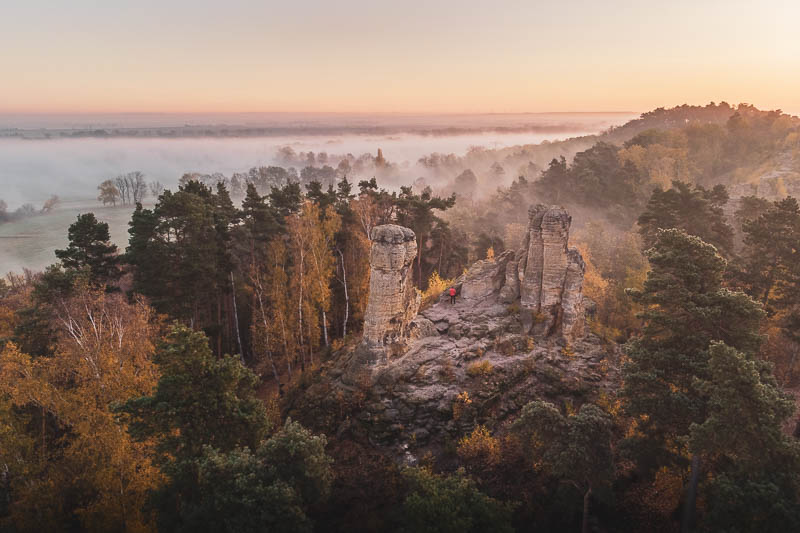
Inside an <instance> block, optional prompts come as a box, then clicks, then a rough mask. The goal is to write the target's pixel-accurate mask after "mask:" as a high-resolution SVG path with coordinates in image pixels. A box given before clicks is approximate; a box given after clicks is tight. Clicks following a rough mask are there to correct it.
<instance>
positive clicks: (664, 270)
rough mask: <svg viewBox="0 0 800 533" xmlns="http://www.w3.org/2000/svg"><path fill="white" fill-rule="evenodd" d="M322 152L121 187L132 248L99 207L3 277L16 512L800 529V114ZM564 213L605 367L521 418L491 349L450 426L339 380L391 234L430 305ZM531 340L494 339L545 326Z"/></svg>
mask: <svg viewBox="0 0 800 533" xmlns="http://www.w3.org/2000/svg"><path fill="white" fill-rule="evenodd" d="M309 154H310V155H309ZM309 154H296V153H294V152H293V151H291V150H290V149H288V150H286V151H285V153H284V154H283V157H284V161H285V165H284V166H267V167H254V168H253V169H252V170H250V171H249V172H245V173H240V174H233V175H231V176H224V175H221V174H214V175H204V174H199V173H193V172H187V173H186V174H184V175H183V176H182V177H181V178H180V181H179V185H178V187H177V188H176V189H175V190H170V189H168V188H164V186H163V185H162V184H160V183H158V182H155V181H152V182H149V183H148V182H147V181H146V177H145V176H143V175H141V174H140V173H131V174H127V175H123V176H120V177H118V178H114V177H110V178H109V179H108V180H107V181H104V182H103V183H101V184H99V187H98V193H99V197H98V201H99V203H102V204H103V205H106V204H112V205H117V204H120V205H123V204H127V205H135V210H134V211H133V214H132V216H131V219H130V222H129V224H128V228H129V229H128V234H129V240H128V243H127V246H125V247H124V249H122V248H121V247H120V248H118V247H117V246H116V245H115V244H112V243H111V240H110V236H109V229H108V225H107V224H106V223H104V222H102V221H100V220H98V219H97V218H96V217H95V215H94V214H92V213H89V212H87V213H84V214H81V215H80V216H78V217H77V219H76V220H75V221H74V223H72V224H71V225H70V226H69V227H68V228H63V231H64V232H65V233H67V234H68V238H69V244H68V246H66V247H65V248H63V249H59V250H57V251H56V252H55V257H54V262H53V264H52V265H51V266H50V267H48V268H47V269H45V270H44V271H43V272H33V271H30V270H26V271H24V272H20V273H13V274H9V275H8V276H7V277H6V278H5V279H4V280H0V467H1V470H0V531H3V532H6V531H7V532H22V531H69V532H73V531H98V532H106V531H120V532H123V531H124V532H150V531H170V532H171V531H186V532H189V531H191V532H197V531H209V532H211V531H215V532H216V531H225V532H250V531H253V532H255V531H287V532H289V531H291V532H295V531H296V532H310V531H400V532H456V531H457V532H480V531H487V530H495V531H504V532H505V531H542V532H546V531H582V532H587V533H588V532H589V531H596V532H611V531H618V532H625V531H631V532H633V531H652V532H662V531H663V532H671V531H682V532H688V531H709V532H717V531H719V532H722V531H725V532H787V531H798V530H800V440H799V439H800V424H798V418H797V414H796V404H797V398H798V397H800V362H798V360H797V359H798V355H800V205H799V204H798V198H800V120H798V118H797V117H792V116H790V115H787V114H784V113H782V112H781V111H780V110H775V111H762V110H759V109H756V108H755V107H753V106H750V105H747V104H740V105H738V106H731V105H729V104H727V103H721V104H714V103H712V104H709V105H707V106H679V107H675V108H671V109H663V108H659V109H656V110H654V111H651V112H648V113H644V114H642V115H641V117H640V118H639V119H636V120H633V121H631V122H629V123H627V124H625V125H624V126H620V127H616V128H611V129H609V130H608V131H606V132H604V133H602V134H599V135H594V136H585V137H578V138H574V139H570V140H565V141H560V142H552V143H542V144H540V145H529V146H522V147H516V148H501V149H496V150H491V149H477V148H476V149H474V150H471V151H469V152H468V153H467V154H465V155H463V156H456V155H453V154H449V155H445V154H431V155H429V156H426V157H424V158H422V159H421V160H420V161H419V165H421V166H424V167H425V168H427V169H428V170H429V174H428V175H427V176H426V177H423V178H420V179H417V180H413V181H408V182H406V183H400V182H399V180H400V178H399V176H400V174H399V173H400V172H401V169H398V168H397V167H396V166H395V165H393V163H392V162H390V161H387V160H386V159H385V158H384V156H383V154H382V153H381V151H380V150H378V152H377V154H376V155H375V156H372V155H370V154H366V155H364V156H360V157H358V158H356V157H352V156H350V157H348V156H346V155H342V156H329V155H328V154H325V156H324V157H322V158H321V157H320V155H321V154H313V153H309ZM295 167H299V168H300V170H299V171H298V170H295ZM145 197H149V198H151V199H152V200H153V202H154V203H151V204H144V203H143V199H144V198H145ZM56 201H57V200H56ZM536 204H546V205H557V206H563V208H564V209H565V210H566V211H568V212H569V213H570V215H571V216H572V233H571V234H570V243H571V244H572V245H574V246H576V247H577V249H578V250H579V251H580V254H581V256H582V258H583V261H584V262H585V277H584V281H583V295H584V296H585V297H586V300H587V304H586V305H587V312H586V317H587V324H586V328H587V330H588V331H589V332H590V334H591V338H592V339H596V347H597V350H599V351H601V352H602V353H603V354H604V355H603V361H602V363H601V364H600V365H599V366H598V368H597V370H596V372H597V373H598V378H597V380H595V381H590V380H584V381H581V380H578V381H580V382H571V381H568V380H567V379H566V378H564V375H563V373H559V372H561V370H559V364H560V363H559V362H558V361H555V362H553V363H552V365H551V366H550V367H548V369H544V367H543V366H542V367H541V369H540V367H538V366H537V367H536V370H535V372H538V373H539V374H541V376H540V378H541V379H543V380H547V383H548V385H547V387H546V388H542V389H541V390H538V389H536V390H531V391H528V394H530V395H531V396H530V398H527V397H525V400H526V401H525V402H524V404H522V405H517V403H522V402H516V403H514V405H515V406H516V407H515V408H513V409H504V411H503V413H502V416H501V413H500V412H499V410H498V408H497V405H499V404H503V405H506V403H505V397H503V398H501V399H500V400H498V399H497V398H496V397H494V396H491V397H484V396H488V394H487V395H482V394H481V391H482V390H488V387H489V384H490V383H491V386H492V387H495V386H496V387H498V390H500V391H501V392H500V393H499V394H500V396H503V391H506V390H511V388H513V384H508V383H501V382H498V380H501V375H500V374H498V373H496V372H495V373H493V369H492V365H491V364H489V363H488V361H487V362H485V363H481V360H479V359H476V361H475V362H473V363H471V364H470V366H469V367H467V369H466V375H467V376H468V377H466V378H464V379H467V380H469V384H468V386H467V385H465V386H464V387H463V389H464V392H463V393H462V394H460V395H458V397H456V398H454V399H453V401H452V402H449V403H447V405H446V409H444V410H443V411H442V412H440V413H439V414H438V415H437V416H440V417H441V424H440V425H441V427H442V428H445V426H446V429H442V433H441V435H444V436H440V434H437V436H431V437H428V438H426V436H425V435H422V434H419V435H418V434H416V433H415V435H418V437H417V436H415V437H414V438H415V439H417V438H419V440H418V441H412V442H404V443H403V444H402V446H404V447H403V448H402V451H398V450H400V449H401V447H400V443H399V442H394V441H392V440H391V438H386V439H384V438H375V437H374V434H373V433H371V431H372V430H371V429H370V424H372V423H373V422H371V421H372V420H375V419H376V418H375V417H377V416H383V415H382V414H380V413H378V414H376V412H377V411H385V410H386V408H385V407H383V408H381V407H376V406H380V405H382V402H383V401H384V400H385V399H386V398H387V397H388V396H391V394H393V393H392V387H399V386H400V384H399V383H388V384H387V383H381V384H380V386H378V385H377V384H375V383H371V382H370V381H369V379H367V378H363V377H362V376H357V378H356V379H355V380H354V382H353V384H352V385H341V383H340V382H339V381H337V380H338V379H339V375H340V374H341V373H342V372H341V368H342V366H343V365H344V364H345V363H344V362H345V361H349V360H350V359H349V358H350V357H351V356H352V354H354V353H356V354H357V353H358V350H359V346H360V345H361V341H362V332H363V330H364V322H365V313H366V309H367V305H368V299H369V294H370V250H371V247H372V246H373V245H374V243H373V242H372V237H373V234H374V233H373V229H374V228H376V227H377V226H381V225H384V224H396V225H398V226H403V227H405V228H410V229H411V230H412V231H413V234H414V235H415V237H416V242H417V245H418V249H417V253H416V256H415V257H414V259H413V263H412V264H411V265H410V267H409V276H410V279H411V282H412V283H413V286H414V288H415V290H416V291H417V293H418V295H419V296H418V297H419V300H420V302H421V305H422V308H425V307H426V306H427V307H428V308H430V306H433V305H436V304H437V302H440V301H442V302H443V301H444V300H440V298H442V297H443V295H444V294H445V291H446V290H447V289H449V288H450V287H454V286H455V285H456V284H458V283H460V281H459V280H463V279H464V276H466V275H467V274H466V273H467V272H468V271H471V270H470V269H471V266H472V265H473V264H474V263H475V262H476V261H488V262H492V261H494V260H495V258H499V257H500V256H501V255H502V254H504V252H507V251H512V253H513V251H514V250H517V249H519V248H520V246H522V243H523V239H524V237H525V233H526V227H527V224H528V220H529V208H530V207H531V206H533V205H536ZM28 210H29V211H31V210H33V208H32V207H31V208H29V209H28ZM30 214H32V213H30ZM11 216H23V213H19V214H14V213H6V210H5V207H4V205H3V204H2V203H0V222H2V221H3V220H4V219H5V218H7V217H11ZM506 255H508V254H506ZM438 305H442V304H438ZM514 306H515V304H511V305H509V306H508V313H509V314H510V315H512V314H514V313H519V308H518V307H517V308H515V307H514ZM535 319H536V317H534V320H535ZM489 335H490V334H489V333H487V334H486V338H487V340H488V339H489ZM520 338H521V339H522V340H521V342H522V345H521V346H505V345H503V346H500V345H499V344H501V343H497V342H495V343H494V348H493V349H495V350H497V351H503V350H508V351H509V353H512V352H514V353H516V352H524V351H531V350H533V346H534V344H536V343H542V342H544V341H542V340H541V339H534V338H532V337H531V338H522V337H520ZM493 340H494V339H493ZM526 342H527V343H528V344H527V345H526V344H525V343H526ZM537 346H538V345H537ZM548 349H551V350H554V351H555V352H554V353H557V354H560V355H559V357H560V358H563V359H565V360H576V359H581V357H582V355H583V354H582V352H581V351H580V350H581V349H580V347H579V346H578V345H577V344H570V343H561V344H553V345H552V346H550V347H549V348H548ZM482 350H483V349H481V354H478V357H482ZM548 364H549V363H548ZM459 372H460V370H458V371H456V369H453V371H452V372H442V375H441V376H437V378H436V379H437V380H441V381H443V382H444V381H449V382H450V383H452V382H453V381H454V380H455V381H456V382H457V381H458V380H459V379H461V378H460V377H454V376H460V375H461V373H459ZM531 372H534V370H531ZM593 372H594V370H593ZM537 379H539V378H537ZM456 384H457V385H458V383H456ZM406 385H407V384H406ZM459 386H460V385H459ZM467 389H469V391H470V392H469V393H468V391H467ZM493 390H494V389H493ZM493 402H494V403H493ZM398 431H401V429H398ZM404 458H405V459H404ZM409 458H410V459H409Z"/></svg>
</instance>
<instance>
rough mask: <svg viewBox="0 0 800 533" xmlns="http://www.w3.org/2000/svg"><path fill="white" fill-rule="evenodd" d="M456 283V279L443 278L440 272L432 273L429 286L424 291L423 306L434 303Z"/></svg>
mask: <svg viewBox="0 0 800 533" xmlns="http://www.w3.org/2000/svg"><path fill="white" fill-rule="evenodd" d="M454 283H455V280H454V279H443V278H441V277H440V276H439V273H438V272H434V273H433V274H431V277H430V278H428V288H427V289H425V291H423V292H422V294H421V296H422V305H421V307H422V308H425V307H428V306H430V305H433V303H434V302H435V301H436V300H437V299H438V298H439V296H441V294H442V293H443V292H444V291H445V290H446V289H449V288H450V287H452V286H453V284H454Z"/></svg>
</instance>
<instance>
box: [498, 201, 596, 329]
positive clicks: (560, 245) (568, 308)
mask: <svg viewBox="0 0 800 533" xmlns="http://www.w3.org/2000/svg"><path fill="white" fill-rule="evenodd" d="M528 219H529V222H528V233H527V237H526V239H525V243H524V246H523V251H522V252H521V253H519V254H518V255H519V259H518V260H517V265H516V271H517V272H518V273H520V272H521V273H522V276H521V278H520V283H519V286H520V288H519V298H520V304H521V305H522V307H523V308H525V309H526V310H527V311H528V312H530V313H531V319H532V322H533V328H534V329H533V333H534V334H535V335H539V336H542V335H543V336H547V335H553V334H560V335H563V336H564V337H566V338H575V337H576V336H579V335H580V334H581V333H582V330H583V309H582V305H581V303H582V300H583V297H582V289H583V275H584V272H585V270H586V265H585V264H584V262H583V258H582V257H581V255H580V253H579V252H578V250H577V249H575V248H568V247H567V243H568V241H569V227H570V224H571V222H572V217H571V216H570V215H569V214H568V213H567V212H566V211H565V210H564V209H563V208H561V207H555V206H553V207H547V206H544V205H536V206H533V207H531V208H530V209H529V211H528ZM510 270H511V271H512V272H513V271H514V270H515V269H514V266H513V265H511V267H510Z"/></svg>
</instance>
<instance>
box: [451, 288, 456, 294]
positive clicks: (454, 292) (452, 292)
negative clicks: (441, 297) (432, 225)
mask: <svg viewBox="0 0 800 533" xmlns="http://www.w3.org/2000/svg"><path fill="white" fill-rule="evenodd" d="M455 295H456V290H455V288H453V287H450V296H455Z"/></svg>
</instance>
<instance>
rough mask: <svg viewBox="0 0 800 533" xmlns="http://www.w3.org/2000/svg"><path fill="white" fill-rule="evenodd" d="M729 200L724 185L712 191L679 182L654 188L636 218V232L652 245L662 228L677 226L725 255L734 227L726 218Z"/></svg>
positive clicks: (729, 248) (647, 243)
mask: <svg viewBox="0 0 800 533" xmlns="http://www.w3.org/2000/svg"><path fill="white" fill-rule="evenodd" d="M727 202H728V192H727V190H726V189H725V186H724V185H717V186H715V187H714V188H713V189H711V190H706V189H704V188H703V187H701V186H699V185H696V186H692V185H690V184H689V183H685V182H681V181H673V182H672V188H671V189H667V190H666V191H665V190H662V189H661V188H656V190H655V191H653V194H652V195H651V196H650V200H649V201H648V202H647V207H646V208H645V210H644V212H643V213H642V214H641V216H640V217H639V233H641V235H642V238H643V240H644V244H645V246H646V247H648V248H649V247H650V246H653V244H654V243H655V240H656V238H657V236H658V231H659V230H662V229H669V228H678V229H681V230H683V231H685V232H686V233H688V234H689V235H695V236H697V237H700V238H701V239H702V240H704V241H705V242H707V243H709V244H713V245H714V246H716V247H717V249H718V250H719V251H720V253H722V254H723V255H724V256H725V257H730V256H731V255H732V254H733V228H732V227H731V226H730V225H729V224H728V223H727V222H726V221H725V214H724V212H723V210H722V208H723V206H724V205H725V204H726V203H727Z"/></svg>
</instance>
